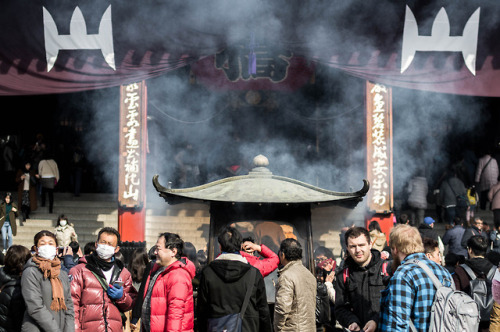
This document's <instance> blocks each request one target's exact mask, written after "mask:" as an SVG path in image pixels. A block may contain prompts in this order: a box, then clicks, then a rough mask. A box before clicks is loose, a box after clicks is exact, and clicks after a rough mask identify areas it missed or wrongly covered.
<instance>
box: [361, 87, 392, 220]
mask: <svg viewBox="0 0 500 332" xmlns="http://www.w3.org/2000/svg"><path fill="white" fill-rule="evenodd" d="M366 134H367V135H366V151H367V156H366V162H367V176H368V181H370V191H369V192H368V195H367V198H368V203H367V205H368V210H370V211H374V212H376V213H390V212H392V207H393V195H392V192H393V183H392V90H391V88H389V87H386V86H384V85H381V84H374V83H371V82H366Z"/></svg>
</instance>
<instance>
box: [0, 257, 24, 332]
mask: <svg viewBox="0 0 500 332" xmlns="http://www.w3.org/2000/svg"><path fill="white" fill-rule="evenodd" d="M0 289H1V292H0V332H17V331H20V330H21V324H22V322H23V317H24V311H25V310H26V305H25V304H24V299H23V294H22V293H21V275H11V274H7V273H6V271H5V267H1V268H0Z"/></svg>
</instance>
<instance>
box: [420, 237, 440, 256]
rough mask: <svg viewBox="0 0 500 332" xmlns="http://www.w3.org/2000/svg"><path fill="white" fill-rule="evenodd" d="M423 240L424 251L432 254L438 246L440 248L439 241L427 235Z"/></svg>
mask: <svg viewBox="0 0 500 332" xmlns="http://www.w3.org/2000/svg"><path fill="white" fill-rule="evenodd" d="M422 242H423V244H424V253H426V254H432V253H433V252H434V251H435V250H436V248H439V244H438V242H437V241H436V240H434V239H431V238H429V237H425V238H424V240H423V241H422Z"/></svg>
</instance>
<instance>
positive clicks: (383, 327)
mask: <svg viewBox="0 0 500 332" xmlns="http://www.w3.org/2000/svg"><path fill="white" fill-rule="evenodd" d="M389 244H390V247H391V251H392V256H393V258H394V262H393V263H392V269H393V271H394V269H396V268H397V270H396V271H395V272H394V275H393V276H392V278H391V280H390V282H389V285H388V286H387V288H386V289H385V290H383V291H382V298H381V299H380V311H381V312H380V322H379V331H391V332H393V331H410V320H411V321H412V322H413V324H414V325H415V328H416V329H417V331H422V332H427V331H428V330H429V322H430V317H431V306H432V303H433V300H434V295H435V294H436V288H435V287H434V284H433V283H432V280H431V279H430V278H429V277H428V276H427V274H426V273H425V272H424V270H423V269H422V268H421V267H419V266H418V265H417V264H415V263H406V262H408V261H410V260H412V259H418V260H420V261H422V262H423V263H424V264H426V265H427V266H428V267H429V268H430V269H431V270H432V272H434V274H435V275H436V277H437V278H438V279H439V281H441V282H442V283H443V284H444V285H445V286H450V285H451V283H452V277H451V275H450V273H449V272H448V271H447V270H446V269H445V268H444V267H442V266H441V265H438V264H436V263H434V262H433V261H431V260H429V259H428V258H427V257H426V256H425V254H424V246H423V244H422V238H421V237H420V234H419V232H418V229H416V228H415V227H411V226H409V225H398V226H396V227H394V228H393V229H392V231H391V234H390V237H389ZM405 263H406V264H405Z"/></svg>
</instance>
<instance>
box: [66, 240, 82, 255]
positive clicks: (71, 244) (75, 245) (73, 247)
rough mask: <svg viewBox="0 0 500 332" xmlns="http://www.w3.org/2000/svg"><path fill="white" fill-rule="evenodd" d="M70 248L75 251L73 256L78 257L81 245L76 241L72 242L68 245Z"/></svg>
mask: <svg viewBox="0 0 500 332" xmlns="http://www.w3.org/2000/svg"><path fill="white" fill-rule="evenodd" d="M68 246H69V247H71V250H73V255H76V253H77V252H78V249H80V244H79V243H78V242H76V241H71V242H70V243H69V244H68Z"/></svg>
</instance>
